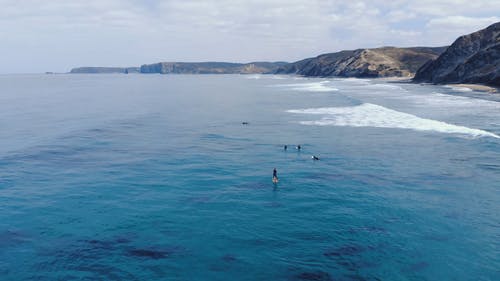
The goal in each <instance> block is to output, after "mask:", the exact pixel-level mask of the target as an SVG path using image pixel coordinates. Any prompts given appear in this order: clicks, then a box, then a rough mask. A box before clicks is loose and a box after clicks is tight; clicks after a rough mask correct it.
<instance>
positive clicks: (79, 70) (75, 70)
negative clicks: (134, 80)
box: [70, 66, 139, 74]
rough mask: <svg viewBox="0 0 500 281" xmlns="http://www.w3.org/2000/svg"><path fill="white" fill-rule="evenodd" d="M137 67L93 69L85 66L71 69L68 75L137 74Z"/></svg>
mask: <svg viewBox="0 0 500 281" xmlns="http://www.w3.org/2000/svg"><path fill="white" fill-rule="evenodd" d="M138 72H139V67H95V66H85V67H77V68H73V69H71V71H70V73H93V74H96V73H99V74H100V73H138Z"/></svg>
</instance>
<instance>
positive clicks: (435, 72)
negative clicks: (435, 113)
mask: <svg viewBox="0 0 500 281" xmlns="http://www.w3.org/2000/svg"><path fill="white" fill-rule="evenodd" d="M414 81H415V82H429V83H473V84H474V83H480V84H487V85H492V86H496V87H500V22H498V23H495V24H492V25H490V26H489V27H487V28H485V29H482V30H480V31H477V32H474V33H471V34H469V35H464V36H461V37H459V38H458V39H457V40H455V42H454V43H453V44H452V45H451V46H450V47H449V48H448V49H447V50H446V51H445V52H444V53H442V54H441V55H440V56H439V57H438V58H436V59H434V60H431V61H429V62H427V63H426V64H425V65H423V66H422V67H421V68H420V69H419V70H418V71H417V73H416V75H415V78H414Z"/></svg>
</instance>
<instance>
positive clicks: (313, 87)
mask: <svg viewBox="0 0 500 281" xmlns="http://www.w3.org/2000/svg"><path fill="white" fill-rule="evenodd" d="M328 83H330V81H320V82H312V83H297V84H285V85H280V87H289V88H291V89H292V90H295V91H304V92H333V91H338V90H339V89H337V88H333V87H330V86H328Z"/></svg>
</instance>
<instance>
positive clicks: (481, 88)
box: [445, 84, 498, 93]
mask: <svg viewBox="0 0 500 281" xmlns="http://www.w3.org/2000/svg"><path fill="white" fill-rule="evenodd" d="M445 86H448V87H457V88H463V89H470V90H472V91H478V92H486V93H498V88H495V87H492V86H486V85H483V84H446V85H445Z"/></svg>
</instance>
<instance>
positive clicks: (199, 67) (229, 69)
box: [140, 62, 286, 74]
mask: <svg viewBox="0 0 500 281" xmlns="http://www.w3.org/2000/svg"><path fill="white" fill-rule="evenodd" d="M285 64H286V63H285V62H252V63H245V64H243V63H229V62H192V63H191V62H160V63H155V64H145V65H142V66H141V69H140V72H141V73H161V74H259V73H271V72H274V71H275V70H276V69H277V68H278V67H280V66H282V65H285Z"/></svg>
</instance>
